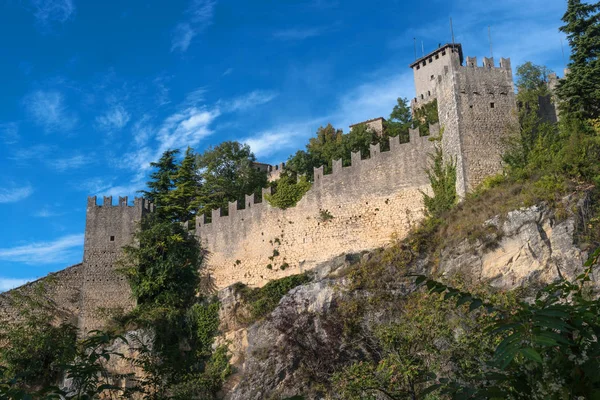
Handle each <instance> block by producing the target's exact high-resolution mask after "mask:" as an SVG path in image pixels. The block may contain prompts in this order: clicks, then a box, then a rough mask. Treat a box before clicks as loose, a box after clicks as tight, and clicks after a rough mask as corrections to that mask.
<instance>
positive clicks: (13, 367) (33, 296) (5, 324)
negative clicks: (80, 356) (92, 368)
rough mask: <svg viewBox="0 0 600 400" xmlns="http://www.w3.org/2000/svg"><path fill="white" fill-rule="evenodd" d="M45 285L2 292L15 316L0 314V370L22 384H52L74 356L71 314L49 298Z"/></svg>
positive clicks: (25, 385) (38, 284) (74, 341)
mask: <svg viewBox="0 0 600 400" xmlns="http://www.w3.org/2000/svg"><path fill="white" fill-rule="evenodd" d="M49 285H51V283H43V282H40V283H37V284H34V285H33V286H32V287H30V288H28V289H29V290H28V291H27V292H17V291H14V292H12V293H11V294H9V295H5V296H6V297H5V299H6V301H7V302H8V304H9V305H10V307H11V309H12V310H13V312H14V315H16V316H17V317H16V319H15V320H12V319H11V318H10V316H9V315H3V316H1V317H0V369H3V373H4V375H5V376H11V377H17V378H18V382H19V384H20V385H22V386H23V387H39V386H48V385H54V384H56V383H57V381H58V380H59V379H60V377H61V374H62V372H63V366H64V365H65V364H67V363H68V362H70V361H71V360H72V359H73V358H74V357H75V343H76V337H77V328H76V326H75V325H74V323H73V316H72V315H71V313H70V312H69V311H68V310H65V309H63V308H61V307H59V306H58V305H57V304H56V303H55V302H54V301H53V300H52V299H51V293H50V292H49Z"/></svg>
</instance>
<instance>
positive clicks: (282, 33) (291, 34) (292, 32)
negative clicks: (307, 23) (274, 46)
mask: <svg viewBox="0 0 600 400" xmlns="http://www.w3.org/2000/svg"><path fill="white" fill-rule="evenodd" d="M327 30H328V28H325V27H313V28H288V29H282V30H278V31H275V32H273V37H274V38H275V39H278V40H304V39H308V38H312V37H316V36H321V35H322V34H323V33H325V32H326V31H327Z"/></svg>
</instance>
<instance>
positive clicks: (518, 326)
mask: <svg viewBox="0 0 600 400" xmlns="http://www.w3.org/2000/svg"><path fill="white" fill-rule="evenodd" d="M599 259H600V249H598V250H596V251H595V252H594V253H593V254H592V255H591V256H590V258H589V259H588V260H587V262H586V263H585V265H584V267H585V268H584V271H583V273H581V274H580V275H579V276H577V277H576V278H575V279H574V281H573V282H569V281H567V280H566V279H561V280H559V281H557V282H555V283H552V284H549V285H547V286H546V287H544V288H543V289H542V290H540V291H539V292H538V293H537V295H536V297H535V299H534V300H533V301H531V302H526V301H521V302H519V303H518V305H517V307H515V308H513V309H510V310H502V309H499V308H496V307H494V306H492V305H490V304H486V303H485V302H484V301H483V300H481V299H479V298H477V297H475V296H473V295H471V294H470V293H467V292H463V291H459V290H456V289H453V288H451V287H449V286H446V285H444V284H442V283H440V282H436V281H434V280H431V279H429V278H427V277H425V276H417V283H419V284H425V285H426V286H427V288H428V289H429V291H430V292H432V293H443V294H444V298H445V299H447V300H450V299H456V302H457V304H465V303H470V307H469V309H470V310H476V309H480V308H485V309H487V311H490V312H493V313H495V314H496V319H495V321H494V322H493V323H492V324H491V325H490V326H488V327H486V329H485V333H486V334H487V335H490V336H492V337H494V338H495V339H496V340H498V341H499V344H498V345H497V346H496V349H495V352H494V355H493V357H492V358H491V359H490V360H488V361H487V367H486V368H485V369H484V372H483V373H482V375H481V376H480V377H479V379H478V380H477V381H476V382H474V384H471V385H466V384H461V383H458V382H453V381H449V380H443V379H439V380H438V383H437V384H436V385H434V386H432V387H431V388H430V389H431V390H440V392H441V393H443V394H447V395H451V396H452V397H453V398H467V399H487V398H510V399H557V400H558V399H574V398H585V399H596V398H600V376H599V375H598V373H597V369H598V362H599V360H600V344H599V342H598V337H599V335H600V299H592V298H591V296H590V293H589V288H588V285H587V283H589V282H590V281H591V276H592V272H593V268H594V266H596V265H597V264H598V261H599Z"/></svg>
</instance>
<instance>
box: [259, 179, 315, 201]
mask: <svg viewBox="0 0 600 400" xmlns="http://www.w3.org/2000/svg"><path fill="white" fill-rule="evenodd" d="M310 187H311V184H310V182H308V180H307V179H306V177H305V176H300V177H299V178H298V180H297V182H296V181H294V179H293V178H292V177H291V176H289V175H287V174H283V175H282V176H281V178H279V179H278V180H277V181H276V184H275V189H274V193H273V194H265V199H266V200H267V202H269V204H270V205H271V206H273V207H277V208H281V209H286V208H290V207H294V206H295V205H296V204H297V203H298V202H299V201H300V199H301V198H302V197H303V196H304V194H305V193H306V192H307V191H308V190H309V189H310Z"/></svg>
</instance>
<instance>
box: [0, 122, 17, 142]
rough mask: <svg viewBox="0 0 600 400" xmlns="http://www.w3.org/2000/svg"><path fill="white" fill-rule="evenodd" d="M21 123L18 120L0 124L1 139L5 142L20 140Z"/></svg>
mask: <svg viewBox="0 0 600 400" xmlns="http://www.w3.org/2000/svg"><path fill="white" fill-rule="evenodd" d="M19 139H20V135H19V124H18V123H16V122H6V123H2V124H0V140H2V141H3V142H4V144H15V143H17V142H18V141H19Z"/></svg>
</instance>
